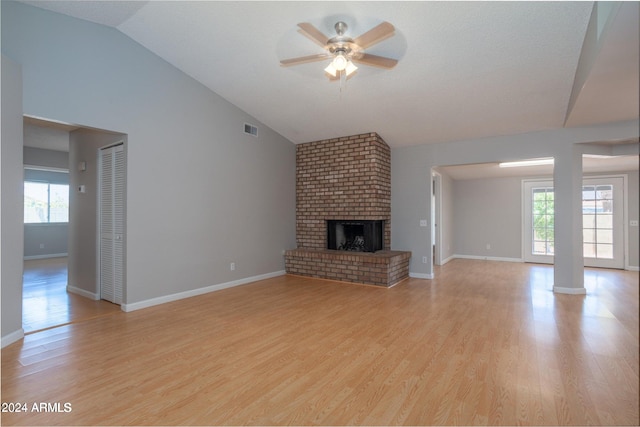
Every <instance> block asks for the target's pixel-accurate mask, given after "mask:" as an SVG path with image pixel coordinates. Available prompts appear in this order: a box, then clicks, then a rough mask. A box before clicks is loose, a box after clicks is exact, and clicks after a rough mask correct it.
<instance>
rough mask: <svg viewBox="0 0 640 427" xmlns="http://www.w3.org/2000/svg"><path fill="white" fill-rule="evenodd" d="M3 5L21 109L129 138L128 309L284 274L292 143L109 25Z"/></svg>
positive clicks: (290, 235)
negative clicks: (251, 131)
mask: <svg viewBox="0 0 640 427" xmlns="http://www.w3.org/2000/svg"><path fill="white" fill-rule="evenodd" d="M1 7H2V51H3V53H4V54H5V55H7V56H9V57H11V58H13V60H14V61H15V62H17V63H19V64H21V65H22V73H23V74H22V75H23V79H24V97H23V100H24V113H25V114H28V115H32V116H35V117H43V118H47V119H52V120H57V121H60V122H63V123H74V124H80V125H83V126H86V127H91V128H97V129H108V130H112V131H116V132H120V133H124V134H127V136H128V147H127V162H128V163H127V165H128V166H127V235H126V250H127V257H126V262H127V271H126V283H127V290H126V303H127V304H133V303H137V302H142V301H146V300H149V299H152V298H156V297H162V296H166V295H171V294H176V293H182V292H187V291H191V290H197V289H199V288H202V287H207V286H211V285H216V284H222V283H229V282H233V281H239V280H241V279H245V278H251V277H256V276H260V275H265V274H273V273H278V272H281V271H283V270H284V261H283V255H282V253H283V250H285V249H290V248H293V247H295V147H294V145H293V144H292V143H291V142H290V141H288V140H287V139H285V138H284V137H282V136H281V135H279V134H277V133H276V132H274V131H272V130H271V129H269V128H268V127H266V126H264V125H262V124H261V123H260V122H259V121H258V120H256V119H255V118H254V117H251V116H249V115H248V114H246V113H245V112H243V111H242V110H240V109H238V108H237V107H235V106H234V105H232V104H230V103H228V102H227V101H225V100H224V99H223V98H221V97H220V96H218V95H216V94H215V93H213V92H211V91H209V90H208V89H207V88H206V87H204V86H202V85H201V84H199V83H197V82H196V81H194V80H193V79H191V78H190V77H188V76H186V75H185V74H184V73H182V72H181V71H179V70H177V69H176V68H174V67H172V66H171V65H169V64H168V63H166V62H165V61H163V60H162V59H160V58H159V57H157V56H155V55H154V54H152V53H150V52H149V51H147V50H146V49H144V48H143V47H142V46H140V45H139V44H137V43H135V42H133V41H132V40H131V39H129V38H128V37H126V36H124V35H123V34H122V33H120V32H118V31H117V30H115V29H113V28H107V27H104V26H101V25H95V24H92V23H89V22H86V21H81V20H77V19H74V18H71V17H68V16H64V15H60V14H56V13H52V12H49V11H45V10H42V9H37V8H33V7H30V6H27V5H24V4H19V3H14V2H2V4H1ZM3 96H4V94H3ZM245 122H250V123H253V124H256V125H258V127H259V128H260V132H259V135H260V136H259V137H258V138H255V137H253V136H248V135H245V134H244V133H243V125H244V123H245ZM3 257H4V254H3ZM231 262H235V264H236V269H235V271H231V270H230V268H229V264H230V263H231ZM13 303H14V304H15V303H17V301H14V302H13Z"/></svg>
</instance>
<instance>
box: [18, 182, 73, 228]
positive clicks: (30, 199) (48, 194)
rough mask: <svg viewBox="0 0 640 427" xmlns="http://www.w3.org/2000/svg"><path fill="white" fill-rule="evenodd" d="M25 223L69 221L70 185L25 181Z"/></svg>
mask: <svg viewBox="0 0 640 427" xmlns="http://www.w3.org/2000/svg"><path fill="white" fill-rule="evenodd" d="M24 222H25V224H43V223H44V224H46V223H52V222H69V186H68V185H66V184H51V183H49V182H35V181H25V182H24Z"/></svg>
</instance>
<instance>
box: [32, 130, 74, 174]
mask: <svg viewBox="0 0 640 427" xmlns="http://www.w3.org/2000/svg"><path fill="white" fill-rule="evenodd" d="M33 128H34V126H25V127H24V132H25V134H24V143H25V145H26V144H28V143H29V138H30V136H33V135H34V131H33ZM61 133H62V134H63V135H65V136H66V138H65V139H66V142H67V145H68V144H69V132H66V131H60V130H55V129H48V130H46V131H44V130H42V131H39V132H38V136H39V137H42V136H43V135H44V134H48V135H50V136H51V138H56V139H58V138H62V136H61V135H60V134H61ZM23 152H24V164H25V165H28V166H44V167H48V168H55V169H64V170H68V169H69V153H68V152H66V151H56V150H48V149H44V148H34V147H24V149H23Z"/></svg>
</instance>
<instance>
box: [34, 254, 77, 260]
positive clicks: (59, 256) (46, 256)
mask: <svg viewBox="0 0 640 427" xmlns="http://www.w3.org/2000/svg"><path fill="white" fill-rule="evenodd" d="M66 256H69V254H67V253H63V254H44V255H29V256H25V257H24V260H25V261H30V260H32V259H49V258H64V257H66Z"/></svg>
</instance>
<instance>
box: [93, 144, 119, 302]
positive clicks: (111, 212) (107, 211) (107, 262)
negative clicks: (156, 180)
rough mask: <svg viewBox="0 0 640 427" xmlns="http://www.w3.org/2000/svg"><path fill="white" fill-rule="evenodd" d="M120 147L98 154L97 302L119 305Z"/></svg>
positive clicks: (111, 147)
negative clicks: (98, 264)
mask: <svg viewBox="0 0 640 427" xmlns="http://www.w3.org/2000/svg"><path fill="white" fill-rule="evenodd" d="M124 155H125V154H124V146H123V145H122V144H118V145H115V146H110V147H107V148H103V149H101V150H100V157H99V160H100V161H99V165H100V171H99V180H100V197H99V204H100V206H99V211H98V214H99V221H98V222H99V225H98V226H99V231H100V244H99V249H100V254H99V263H100V266H99V279H100V298H101V299H104V300H107V301H111V302H113V303H115V304H122V302H123V293H124V235H125V234H124V213H125V210H124V200H125V199H124V192H125V157H124Z"/></svg>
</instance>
